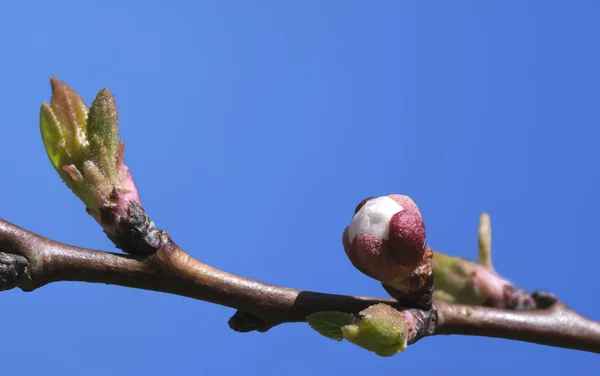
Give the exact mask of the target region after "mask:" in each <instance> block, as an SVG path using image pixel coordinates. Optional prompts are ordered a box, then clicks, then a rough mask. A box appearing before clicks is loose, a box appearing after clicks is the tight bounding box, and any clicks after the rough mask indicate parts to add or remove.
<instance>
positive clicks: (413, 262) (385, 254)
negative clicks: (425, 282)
mask: <svg viewBox="0 0 600 376" xmlns="http://www.w3.org/2000/svg"><path fill="white" fill-rule="evenodd" d="M343 243H344V249H345V251H346V254H347V255H348V258H349V259H350V261H351V262H352V264H353V265H354V266H355V267H356V268H357V269H358V270H360V271H361V272H363V273H364V274H366V275H368V276H370V277H371V278H374V279H376V280H379V281H382V282H390V281H398V280H399V279H402V278H405V277H407V276H408V275H410V274H411V273H412V272H414V271H415V269H417V268H419V267H420V266H421V265H422V264H423V263H424V262H426V261H427V260H425V258H426V257H425V256H426V232H425V224H424V222H423V217H422V216H421V212H420V211H419V208H418V207H417V205H416V204H415V203H414V201H413V200H412V199H411V198H410V197H408V196H404V195H398V194H392V195H387V196H382V197H377V198H370V199H366V200H364V201H363V202H361V203H360V204H359V205H358V207H357V208H356V212H355V214H354V216H353V218H352V220H351V222H350V224H349V225H348V227H346V229H345V231H344V235H343Z"/></svg>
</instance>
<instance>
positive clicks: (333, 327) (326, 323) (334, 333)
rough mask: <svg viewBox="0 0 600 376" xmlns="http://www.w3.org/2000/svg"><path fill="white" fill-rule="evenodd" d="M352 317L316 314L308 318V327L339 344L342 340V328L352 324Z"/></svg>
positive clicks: (334, 313)
mask: <svg viewBox="0 0 600 376" xmlns="http://www.w3.org/2000/svg"><path fill="white" fill-rule="evenodd" d="M353 319H354V316H352V315H351V314H349V313H342V312H317V313H313V314H312V315H310V316H308V325H310V327H311V328H313V329H314V330H315V331H317V332H318V333H319V334H321V335H323V336H325V337H327V338H331V339H333V340H336V341H338V342H341V341H342V340H343V339H344V334H343V333H342V327H343V326H345V325H350V324H352V320H353Z"/></svg>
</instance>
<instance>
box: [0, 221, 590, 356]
mask: <svg viewBox="0 0 600 376" xmlns="http://www.w3.org/2000/svg"><path fill="white" fill-rule="evenodd" d="M59 281H81V282H96V283H106V284H112V285H119V286H125V287H131V288H139V289H145V290H153V291H160V292H165V293H170V294H175V295H181V296H186V297H190V298H194V299H199V300H204V301H207V302H212V303H216V304H220V305H223V306H227V307H231V308H235V309H237V310H238V312H237V313H236V314H235V315H234V316H233V317H232V318H231V320H230V326H231V327H232V328H233V329H234V330H237V331H241V332H244V331H250V330H259V331H266V330H268V329H270V328H272V327H274V326H276V325H279V324H282V323H289V322H303V321H306V317H307V316H308V315H310V314H312V313H316V312H322V311H340V312H348V313H357V312H359V311H361V310H363V309H365V308H366V307H368V306H370V305H373V304H376V303H386V304H390V305H393V306H394V307H396V308H398V309H402V307H401V306H400V304H399V303H398V302H397V301H395V300H392V299H382V298H371V297H354V296H344V295H334V294H324V293H317V292H309V291H300V290H295V289H291V288H285V287H278V286H273V285H269V284H266V283H262V282H259V281H255V280H251V279H247V278H243V277H239V276H236V275H233V274H229V273H226V272H223V271H220V270H218V269H215V268H213V267H211V266H208V265H206V264H204V263H202V262H200V261H197V260H195V259H193V258H192V257H191V256H189V255H188V254H187V253H185V252H184V251H183V250H181V249H180V248H179V247H177V246H176V245H175V244H174V243H173V242H172V241H168V242H166V243H163V245H162V247H161V248H160V249H159V250H158V251H157V252H156V253H154V254H153V255H150V256H130V255H122V254H114V253H108V252H102V251H94V250H90V249H85V248H79V247H74V246H70V245H66V244H62V243H58V242H55V241H52V240H49V239H46V238H43V237H41V236H39V235H36V234H33V233H31V232H29V231H27V230H24V229H22V228H20V227H18V226H15V225H13V224H11V223H9V222H6V221H3V220H0V289H2V290H6V289H10V288H14V287H20V288H21V289H22V290H23V291H33V290H35V289H36V288H39V287H41V286H44V285H46V284H48V283H51V282H59ZM543 298H544V296H539V297H538V300H539V301H540V302H542V303H544V304H545V305H547V306H550V308H546V309H538V310H534V311H530V312H520V311H509V310H501V309H495V308H486V307H474V306H463V305H457V304H453V303H446V302H436V303H435V306H434V311H433V314H431V315H428V314H426V315H425V316H426V317H429V318H430V319H429V320H426V321H424V322H423V328H420V330H419V333H422V335H421V336H419V337H417V338H415V341H416V340H418V339H419V338H421V337H422V336H424V335H436V334H465V335H476V336H488V337H498V338H507V339H514V340H519V341H526V342H533V343H539V344H545V345H551V346H557V347H565V348H571V349H577V350H583V351H590V352H595V353H600V323H598V322H596V321H593V320H591V319H588V318H585V317H582V316H580V315H578V314H577V313H575V312H573V311H571V310H570V309H568V308H567V307H566V306H564V305H563V304H562V303H560V302H555V301H553V300H552V299H550V301H549V300H548V298H547V297H546V300H544V299H543Z"/></svg>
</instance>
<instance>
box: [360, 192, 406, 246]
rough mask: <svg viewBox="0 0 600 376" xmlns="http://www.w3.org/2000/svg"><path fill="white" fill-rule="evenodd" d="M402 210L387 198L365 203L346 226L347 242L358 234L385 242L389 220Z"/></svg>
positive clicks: (383, 197)
mask: <svg viewBox="0 0 600 376" xmlns="http://www.w3.org/2000/svg"><path fill="white" fill-rule="evenodd" d="M402 210H404V208H403V207H402V206H401V205H400V204H398V203H397V202H396V201H394V200H392V199H391V198H389V197H388V196H382V197H377V198H374V199H372V200H369V201H367V202H366V203H365V204H364V205H363V207H362V208H360V210H359V211H358V212H357V213H356V214H355V215H354V217H353V218H352V222H350V226H348V237H349V241H350V242H352V240H354V238H355V237H356V236H357V235H359V234H369V235H372V236H376V237H378V238H382V239H385V240H387V238H388V234H389V232H390V219H392V216H393V215H394V214H396V213H398V212H401V211H402Z"/></svg>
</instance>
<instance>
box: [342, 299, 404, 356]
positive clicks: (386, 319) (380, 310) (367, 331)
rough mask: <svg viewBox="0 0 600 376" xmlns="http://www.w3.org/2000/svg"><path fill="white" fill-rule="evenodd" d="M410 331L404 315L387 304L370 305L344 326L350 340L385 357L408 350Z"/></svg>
mask: <svg viewBox="0 0 600 376" xmlns="http://www.w3.org/2000/svg"><path fill="white" fill-rule="evenodd" d="M408 332H409V330H408V325H407V323H406V319H405V317H404V315H403V314H402V313H401V312H399V311H397V310H395V309H394V308H392V307H390V306H389V305H386V304H376V305H373V306H370V307H369V308H367V309H365V310H363V311H361V312H360V315H359V316H358V317H357V318H356V319H355V320H354V322H353V323H352V324H350V325H345V326H344V327H342V333H343V335H344V338H346V339H347V340H348V341H350V342H352V343H354V344H355V345H357V346H360V347H362V348H364V349H366V350H369V351H372V352H374V353H376V354H377V355H379V356H384V357H387V356H392V355H395V354H397V353H399V352H402V351H404V350H406V347H407V340H408Z"/></svg>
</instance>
